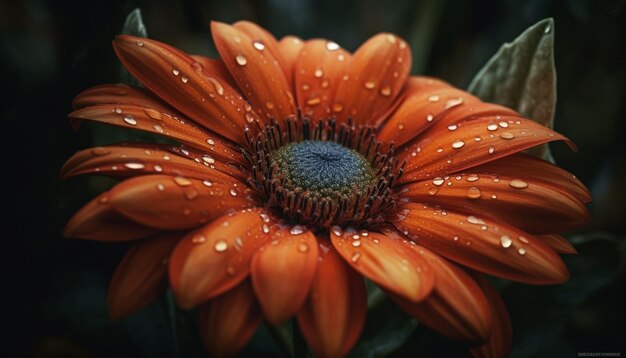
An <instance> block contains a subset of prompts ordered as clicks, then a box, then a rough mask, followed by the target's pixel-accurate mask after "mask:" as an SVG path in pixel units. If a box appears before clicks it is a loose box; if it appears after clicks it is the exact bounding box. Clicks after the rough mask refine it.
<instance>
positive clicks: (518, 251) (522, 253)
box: [517, 247, 526, 256]
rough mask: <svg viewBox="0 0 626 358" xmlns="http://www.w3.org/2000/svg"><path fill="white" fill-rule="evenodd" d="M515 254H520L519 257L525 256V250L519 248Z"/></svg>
mask: <svg viewBox="0 0 626 358" xmlns="http://www.w3.org/2000/svg"><path fill="white" fill-rule="evenodd" d="M517 253H518V254H520V255H522V256H524V255H526V249H525V248H523V247H520V248H519V249H518V250H517Z"/></svg>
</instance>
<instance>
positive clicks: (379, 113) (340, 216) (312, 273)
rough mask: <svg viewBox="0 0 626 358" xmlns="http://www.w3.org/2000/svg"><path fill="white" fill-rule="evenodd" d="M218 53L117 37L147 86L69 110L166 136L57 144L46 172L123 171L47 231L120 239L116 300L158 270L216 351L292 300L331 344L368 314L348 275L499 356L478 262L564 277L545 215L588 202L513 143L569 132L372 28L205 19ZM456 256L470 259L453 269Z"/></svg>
mask: <svg viewBox="0 0 626 358" xmlns="http://www.w3.org/2000/svg"><path fill="white" fill-rule="evenodd" d="M212 32H213V37H214V41H215V44H216V46H217V49H218V51H219V53H220V55H221V60H215V59H209V58H206V57H202V56H190V55H188V54H186V53H184V52H182V51H180V50H178V49H176V48H173V47H171V46H169V45H166V44H163V43H160V42H158V41H154V40H149V39H143V38H136V37H132V36H118V37H117V38H116V39H115V40H114V41H113V47H114V49H115V52H116V53H117V55H118V57H119V59H120V60H121V61H122V63H123V64H124V66H125V67H126V68H127V69H128V70H129V71H130V72H131V73H132V74H133V75H134V76H135V77H136V78H137V79H138V80H139V81H140V82H141V83H142V84H143V85H144V86H145V89H140V88H131V87H128V86H125V85H101V86H97V87H94V88H91V89H88V90H86V91H85V92H83V93H81V94H80V95H79V96H78V97H77V98H76V99H75V101H74V106H75V108H76V110H75V111H74V112H72V113H71V114H70V117H71V119H72V121H73V123H74V124H75V125H76V126H77V125H78V124H79V123H80V122H81V121H83V120H91V121H96V122H101V123H107V124H111V125H115V126H121V127H126V128H130V129H138V130H142V131H147V132H151V133H154V134H158V135H161V136H164V137H166V138H169V139H170V140H173V141H176V142H178V143H179V144H180V146H171V145H165V144H140V143H126V144H120V145H112V146H106V147H97V148H91V149H87V150H84V151H81V152H79V153H77V154H76V155H74V156H73V157H72V158H71V159H70V160H68V162H67V163H66V165H65V167H64V168H63V171H62V175H63V176H64V177H71V176H75V175H79V174H100V175H106V176H110V177H114V178H119V179H122V181H120V182H119V184H117V185H116V186H114V187H113V188H112V189H111V190H109V191H107V192H105V193H102V194H101V195H100V196H98V197H97V198H95V199H93V200H92V201H91V202H90V203H88V204H87V205H85V207H83V208H82V209H81V210H80V211H79V212H78V213H77V214H76V215H75V216H74V217H73V218H72V219H71V220H70V222H69V224H68V225H67V227H66V230H65V235H66V236H69V237H76V238H83V239H90V240H100V241H126V240H137V241H136V244H135V245H134V246H133V247H132V248H131V249H130V251H129V253H128V254H127V255H126V257H125V258H124V259H123V260H122V262H121V264H120V265H119V267H118V269H117V272H116V273H115V275H114V277H113V280H112V282H111V287H110V290H109V310H110V313H111V316H112V317H113V318H115V319H118V318H122V317H124V316H126V315H128V314H131V313H132V312H134V311H136V310H138V309H140V308H141V307H143V306H145V305H146V304H148V303H150V302H151V301H152V300H153V299H154V298H156V297H157V296H158V295H160V294H161V293H162V292H163V291H164V290H165V289H166V288H167V287H168V285H169V287H170V288H171V289H172V291H173V293H174V295H175V297H176V299H177V302H178V304H179V305H180V306H182V307H184V308H193V307H198V306H199V307H201V313H200V316H201V325H202V327H201V331H202V332H203V336H204V340H205V343H206V346H207V349H208V350H209V351H210V352H212V353H213V354H215V355H217V356H225V355H231V354H234V353H235V352H237V351H238V350H239V349H240V348H242V346H243V345H244V344H245V343H246V342H247V341H248V340H249V338H250V337H251V336H252V334H253V333H254V331H255V328H256V326H257V325H258V324H259V322H260V321H261V319H262V318H264V319H265V320H267V321H268V322H270V323H273V324H275V323H280V322H283V321H285V320H287V319H288V318H290V317H292V316H296V318H297V321H298V324H299V327H300V330H301V332H302V334H303V336H304V338H305V339H306V340H307V342H308V343H309V345H310V346H311V347H312V349H313V350H314V351H315V352H316V353H317V354H318V355H320V356H329V357H332V356H342V355H345V354H347V352H348V351H349V350H350V349H351V347H352V346H353V345H354V344H355V342H356V341H357V339H358V337H359V334H360V332H361V330H362V328H363V324H364V322H365V315H366V291H365V287H364V284H363V277H366V278H368V279H370V280H371V281H373V282H375V283H376V284H378V285H379V286H380V287H381V288H382V289H383V290H384V291H385V292H387V293H388V295H389V296H390V297H391V298H392V299H393V300H394V301H396V302H397V303H398V304H399V305H400V306H401V307H402V308H403V309H405V310H406V311H407V312H408V313H409V314H411V315H413V316H415V317H417V319H419V320H420V321H421V322H423V323H424V324H426V325H428V326H430V327H431V328H432V329H433V330H435V331H437V332H439V333H441V334H444V335H446V336H449V337H451V338H453V339H458V340H463V341H466V342H468V343H469V344H471V345H472V347H473V348H472V350H471V352H472V354H474V355H477V356H498V355H503V354H506V352H507V351H508V349H509V347H510V340H511V336H510V323H509V321H508V315H507V313H506V309H505V308H504V305H503V303H502V301H501V299H500V298H499V296H498V294H497V293H496V292H495V290H494V289H493V288H491V287H490V286H489V284H488V283H487V282H486V281H485V280H484V279H482V278H481V277H480V276H479V275H478V274H477V273H474V272H482V273H486V274H490V275H494V276H497V277H502V278H507V279H510V280H514V281H518V282H523V283H530V284H554V283H560V282H563V281H565V280H567V278H568V271H567V268H566V267H565V265H564V264H563V262H562V261H561V259H560V258H559V255H558V253H573V252H575V250H574V248H573V247H572V246H571V245H570V244H569V243H568V242H567V241H566V240H565V239H563V238H562V237H561V236H559V235H557V234H556V233H558V232H560V231H562V230H565V229H571V228H573V227H575V226H577V225H579V224H581V223H583V222H584V221H585V220H586V219H587V216H588V214H587V210H586V208H585V206H584V203H586V202H589V201H590V196H589V193H588V191H587V189H586V188H585V187H584V186H583V185H582V184H581V183H580V182H579V181H578V180H576V179H575V178H574V176H572V175H571V174H569V173H567V172H566V171H564V170H562V169H560V168H558V167H556V166H554V165H552V164H550V163H548V162H545V161H543V160H540V159H536V158H533V157H530V156H528V155H525V154H522V153H521V152H522V151H523V150H525V149H528V148H530V147H533V146H537V145H541V144H544V143H547V142H550V141H554V140H564V141H566V142H568V143H569V141H568V140H567V139H566V138H565V137H563V136H562V135H560V134H558V133H555V132H553V131H552V130H550V129H548V128H545V127H543V126H541V125H538V124H536V123H535V122H533V121H531V120H529V119H525V118H522V117H521V116H520V115H519V114H518V113H516V112H515V111H513V110H511V109H508V108H504V107H501V106H498V105H495V104H488V103H483V102H481V101H480V100H479V99H478V98H476V97H474V96H472V95H470V94H468V93H467V92H464V91H462V90H459V89H456V88H454V87H452V86H450V85H449V84H447V83H445V82H442V81H440V80H436V79H433V78H427V77H410V76H409V70H410V66H411V51H410V49H409V46H408V44H407V43H406V42H405V41H404V40H402V39H401V38H399V37H397V36H394V35H392V34H379V35H376V36H374V37H372V38H371V39H369V40H368V41H367V42H365V43H364V44H363V45H362V46H361V47H360V48H359V49H358V50H357V51H356V52H354V53H350V52H348V51H346V50H344V49H342V48H341V47H340V46H339V45H337V44H336V43H334V42H332V41H326V40H319V39H316V40H310V41H301V40H299V39H298V38H295V37H292V36H287V37H285V38H283V39H282V40H280V41H276V39H275V38H274V37H273V36H272V35H271V34H269V33H268V32H267V31H265V30H264V29H262V28H260V27H258V26H257V25H255V24H253V23H250V22H238V23H236V24H234V25H232V26H231V25H227V24H223V23H217V22H214V23H213V24H212ZM467 269H471V273H468V271H467Z"/></svg>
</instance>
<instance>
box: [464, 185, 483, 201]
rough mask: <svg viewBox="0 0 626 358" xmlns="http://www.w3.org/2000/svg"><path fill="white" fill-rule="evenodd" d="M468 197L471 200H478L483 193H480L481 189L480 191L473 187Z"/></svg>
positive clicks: (468, 192) (468, 191) (469, 190)
mask: <svg viewBox="0 0 626 358" xmlns="http://www.w3.org/2000/svg"><path fill="white" fill-rule="evenodd" d="M466 195H467V197H468V198H469V199H478V198H480V197H481V195H482V193H481V192H480V189H478V188H477V187H475V186H473V187H470V188H469V189H467V194H466Z"/></svg>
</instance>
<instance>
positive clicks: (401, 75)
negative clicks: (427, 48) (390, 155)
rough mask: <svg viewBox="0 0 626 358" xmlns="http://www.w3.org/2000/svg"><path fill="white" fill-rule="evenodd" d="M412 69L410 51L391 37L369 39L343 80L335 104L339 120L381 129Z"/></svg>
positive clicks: (398, 40) (402, 42)
mask: <svg viewBox="0 0 626 358" xmlns="http://www.w3.org/2000/svg"><path fill="white" fill-rule="evenodd" d="M410 69H411V50H410V49H409V46H408V45H407V43H406V42H405V41H404V40H403V39H401V38H399V37H396V36H395V35H392V34H378V35H376V36H373V37H372V38H370V39H369V40H368V41H367V42H365V43H364V44H363V45H361V47H359V49H358V50H357V51H356V52H355V53H354V55H353V57H352V60H351V61H350V64H349V69H348V70H347V72H346V75H345V76H344V77H342V81H340V83H339V88H338V89H337V92H336V95H335V103H337V104H338V105H340V106H341V108H342V110H341V111H339V112H337V113H336V117H337V120H338V121H340V122H346V121H347V120H348V118H352V119H353V120H354V122H355V123H356V124H369V125H378V124H379V123H380V122H381V121H382V120H383V119H384V118H383V117H384V115H385V114H386V113H387V112H388V110H389V108H390V107H391V105H392V104H393V103H394V101H395V99H396V98H398V95H399V94H400V90H401V89H402V87H403V86H404V84H405V82H406V79H407V78H408V75H409V70H410Z"/></svg>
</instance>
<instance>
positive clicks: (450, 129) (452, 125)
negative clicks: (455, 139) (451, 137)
mask: <svg viewBox="0 0 626 358" xmlns="http://www.w3.org/2000/svg"><path fill="white" fill-rule="evenodd" d="M457 128H459V127H458V126H457V125H456V124H451V125H449V126H448V130H449V131H453V130H456V129H457Z"/></svg>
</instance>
